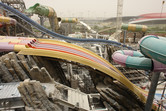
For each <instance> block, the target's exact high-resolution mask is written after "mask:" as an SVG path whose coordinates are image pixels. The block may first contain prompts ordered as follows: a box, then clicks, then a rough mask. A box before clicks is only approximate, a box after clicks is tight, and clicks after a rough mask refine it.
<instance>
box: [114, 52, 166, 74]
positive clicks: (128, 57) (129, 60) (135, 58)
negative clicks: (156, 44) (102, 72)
mask: <svg viewBox="0 0 166 111" xmlns="http://www.w3.org/2000/svg"><path fill="white" fill-rule="evenodd" d="M112 58H113V60H114V61H115V62H116V63H118V64H120V65H122V66H124V67H128V68H134V69H141V70H151V71H155V72H156V71H159V72H163V71H164V72H165V71H166V65H164V64H163V63H160V62H158V61H156V60H154V59H150V58H147V57H145V56H144V55H143V54H142V53H141V52H139V51H132V50H119V51H116V52H114V53H113V55H112Z"/></svg>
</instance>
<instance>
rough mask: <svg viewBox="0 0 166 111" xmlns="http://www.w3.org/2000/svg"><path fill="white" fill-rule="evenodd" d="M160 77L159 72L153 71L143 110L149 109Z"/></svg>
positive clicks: (147, 110) (148, 110) (149, 110)
mask: <svg viewBox="0 0 166 111" xmlns="http://www.w3.org/2000/svg"><path fill="white" fill-rule="evenodd" d="M159 77H160V72H155V73H154V72H153V75H152V80H151V85H150V90H149V93H148V97H147V101H146V104H145V111H151V108H152V103H153V99H154V95H155V92H156V87H157V83H158V80H159Z"/></svg>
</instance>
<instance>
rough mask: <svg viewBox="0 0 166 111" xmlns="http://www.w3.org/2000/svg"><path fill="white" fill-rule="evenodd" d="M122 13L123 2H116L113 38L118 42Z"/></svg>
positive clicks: (119, 0)
mask: <svg viewBox="0 0 166 111" xmlns="http://www.w3.org/2000/svg"><path fill="white" fill-rule="evenodd" d="M122 12H123V0H118V3H117V19H116V32H115V38H116V39H117V40H118V42H120V34H121V25H122Z"/></svg>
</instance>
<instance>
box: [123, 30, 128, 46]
mask: <svg viewBox="0 0 166 111" xmlns="http://www.w3.org/2000/svg"><path fill="white" fill-rule="evenodd" d="M126 35H127V31H126V30H124V34H123V44H125V42H126Z"/></svg>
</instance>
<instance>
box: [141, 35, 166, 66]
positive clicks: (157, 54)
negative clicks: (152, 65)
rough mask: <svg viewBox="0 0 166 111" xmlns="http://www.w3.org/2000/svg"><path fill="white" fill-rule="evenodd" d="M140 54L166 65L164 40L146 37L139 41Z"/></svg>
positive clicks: (165, 40) (152, 36)
mask: <svg viewBox="0 0 166 111" xmlns="http://www.w3.org/2000/svg"><path fill="white" fill-rule="evenodd" d="M139 47H140V51H141V53H142V54H144V55H145V56H148V57H150V58H151V59H155V60H156V61H159V62H161V63H163V64H166V38H164V37H158V36H155V35H148V36H145V37H143V38H142V39H141V40H140V41H139Z"/></svg>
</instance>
